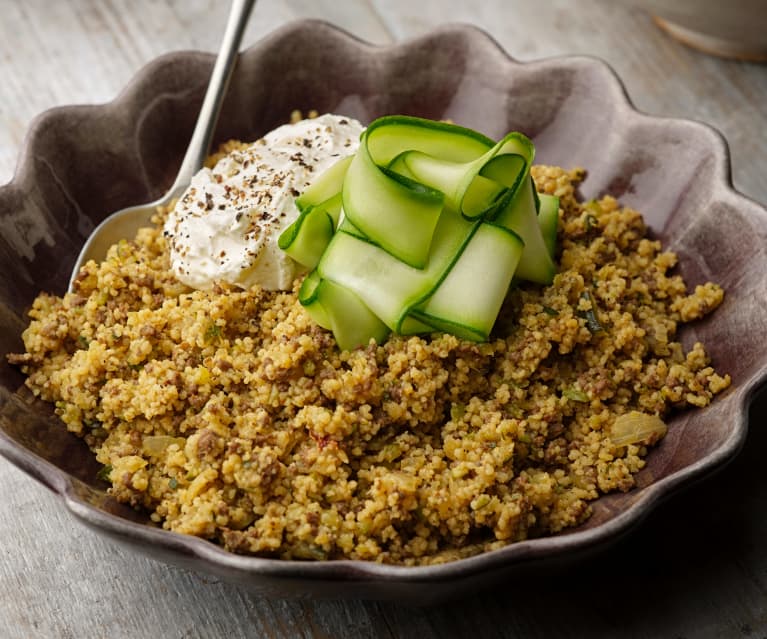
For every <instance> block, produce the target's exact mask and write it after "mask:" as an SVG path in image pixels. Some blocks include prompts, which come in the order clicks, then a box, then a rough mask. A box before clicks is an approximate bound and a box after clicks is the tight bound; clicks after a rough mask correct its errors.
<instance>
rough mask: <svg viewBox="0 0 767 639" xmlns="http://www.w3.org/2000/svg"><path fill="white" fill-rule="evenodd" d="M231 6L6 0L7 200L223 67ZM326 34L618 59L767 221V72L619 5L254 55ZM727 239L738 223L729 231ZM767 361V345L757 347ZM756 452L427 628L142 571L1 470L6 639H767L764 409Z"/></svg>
mask: <svg viewBox="0 0 767 639" xmlns="http://www.w3.org/2000/svg"><path fill="white" fill-rule="evenodd" d="M227 10H228V3H226V2H223V1H216V0H135V1H128V0H60V1H57V2H49V1H48V0H27V1H25V2H21V1H17V0H0V16H2V17H1V18H0V69H1V72H0V184H3V183H5V182H6V181H8V180H9V179H10V178H11V176H12V175H13V170H14V167H15V164H16V159H17V156H18V152H19V149H20V146H21V144H22V140H23V138H24V135H25V132H26V131H27V129H28V128H29V124H30V122H31V120H32V118H33V117H34V116H35V115H36V114H38V113H39V112H41V111H43V110H45V109H47V108H49V107H52V106H55V105H59V104H70V103H83V102H103V101H107V100H109V99H111V98H112V97H114V96H115V95H116V94H117V93H118V92H119V91H120V89H121V88H122V87H123V86H124V85H125V84H126V83H127V81H128V80H129V78H130V77H131V76H132V75H133V74H134V73H135V72H136V71H137V70H138V69H139V68H140V67H141V66H142V65H143V64H144V63H146V62H147V61H149V60H150V59H152V58H154V57H155V56H157V55H159V54H162V53H165V52H167V51H171V50H178V49H202V50H208V51H215V50H216V49H217V47H218V41H219V37H220V34H221V32H222V29H223V25H224V22H225V18H226V14H227ZM302 17H320V18H324V19H326V20H328V21H330V22H332V23H335V24H337V25H339V26H341V27H343V28H345V29H347V30H350V31H352V32H354V33H355V34H357V35H358V36H360V37H362V38H364V39H366V40H369V41H371V42H374V43H377V44H386V43H389V42H393V41H397V40H401V39H404V38H407V37H410V36H413V35H418V34H421V33H423V32H425V31H428V30H429V29H431V28H433V27H435V26H436V25H438V24H440V23H442V22H445V21H450V22H468V23H473V24H475V25H478V26H480V27H482V28H484V29H485V30H487V31H488V32H489V33H490V34H491V35H492V36H493V37H495V38H496V39H497V40H498V41H499V42H500V43H501V45H502V46H504V47H505V48H506V50H507V51H508V52H509V53H511V54H512V55H513V56H514V57H516V58H518V59H521V60H529V59H534V58H539V57H546V56H551V55H559V54H570V53H586V54H592V55H596V56H599V57H601V58H603V59H605V60H607V61H608V62H609V63H610V64H612V65H613V66H614V68H615V69H616V70H617V71H618V73H619V74H620V76H621V77H622V78H623V80H624V82H625V83H626V86H627V89H628V92H629V95H630V96H631V98H632V99H633V101H634V103H635V104H636V105H637V106H638V107H639V108H640V109H641V110H643V111H646V112H649V113H653V114H661V115H667V116H678V117H686V118H692V119H697V120H702V121H705V122H708V123H709V124H712V125H714V126H715V127H717V128H718V129H719V130H721V131H722V133H724V135H725V137H726V138H727V140H728V141H729V143H730V147H731V150H732V164H733V178H734V183H735V186H736V188H738V189H739V190H740V191H742V192H743V193H745V194H747V195H749V196H751V197H753V198H754V199H756V200H758V201H760V202H763V203H764V202H767V65H764V66H762V65H756V64H748V63H740V62H735V61H725V60H720V59H716V58H712V57H708V56H706V55H704V54H701V53H698V52H695V51H691V50H689V49H686V48H685V47H683V46H682V45H680V44H678V43H676V42H675V41H673V40H671V39H669V38H668V37H667V36H665V34H663V33H662V32H661V31H659V30H658V29H657V28H656V27H655V26H654V24H653V23H652V21H651V20H650V18H649V17H648V16H647V15H645V14H644V13H643V12H641V11H639V10H637V9H634V8H630V7H626V6H624V5H622V4H617V3H614V2H611V1H610V0H601V1H600V0H550V1H549V2H541V1H540V0H515V1H514V2H509V1H507V0H492V1H491V0H482V2H479V1H474V2H469V1H463V2H462V1H461V0H449V1H448V0H415V1H414V0H261V1H260V2H258V3H257V5H256V8H255V11H254V14H253V17H252V19H251V23H250V25H249V28H248V30H247V32H246V35H245V41H244V45H245V46H247V45H249V44H251V43H253V42H254V41H256V40H257V39H258V38H260V37H261V36H263V35H264V34H266V33H267V32H269V31H270V30H271V29H273V28H274V27H276V26H278V25H281V24H283V23H285V22H286V21H289V20H293V19H296V18H302ZM725 223H726V221H725ZM756 347H758V348H764V345H757V346H756ZM762 395H763V397H762V399H761V400H759V401H757V403H756V404H755V406H754V407H753V408H752V414H751V432H750V434H749V438H748V441H747V444H746V448H745V449H744V451H743V452H742V453H741V454H740V455H739V456H738V458H737V459H736V460H735V461H734V462H733V463H732V464H731V465H730V466H728V467H727V468H726V469H725V470H723V471H722V472H720V473H719V474H718V475H717V476H716V477H715V478H713V479H710V480H706V481H705V482H703V483H700V484H698V485H696V486H695V487H693V488H691V489H689V490H687V491H686V492H685V493H684V494H682V495H678V496H676V497H675V498H673V499H672V500H671V501H670V502H668V503H667V504H666V505H664V506H662V507H661V508H660V509H659V510H658V511H656V512H655V513H654V514H653V515H652V516H651V517H650V519H649V520H648V521H646V522H645V523H644V524H643V525H642V526H641V527H640V528H639V529H638V530H636V531H635V532H634V533H633V534H631V535H630V536H629V537H628V538H627V539H625V540H623V541H621V542H620V543H618V544H617V545H616V546H613V547H612V548H610V549H609V550H606V551H605V552H603V553H602V554H600V555H599V556H597V557H596V558H594V559H592V560H590V561H588V562H587V563H583V564H579V565H578V566H576V567H575V568H574V569H572V570H571V571H570V572H569V573H568V574H563V575H560V576H559V577H557V578H546V579H533V580H528V581H525V582H524V583H509V584H507V585H506V586H504V588H503V589H502V590H496V591H493V592H485V593H477V594H476V595H474V596H472V597H469V598H467V599H465V600H462V601H458V602H452V603H450V604H447V605H443V606H437V607H434V608H428V609H415V610H413V609H409V608H406V607H403V606H399V605H394V604H388V603H387V604H384V603H377V602H358V601H342V602H334V601H329V602H328V601H326V602H301V601H267V600H263V599H260V598H258V597H256V596H254V595H251V594H249V593H247V592H245V591H242V590H240V589H238V588H236V587H234V586H231V585H228V584H226V583H222V582H219V581H217V580H215V579H211V578H209V577H206V576H204V575H199V574H194V573H190V572H187V571H184V570H181V569H177V568H172V567H168V566H166V565H164V564H160V563H157V562H155V561H152V560H149V559H145V558H143V557H138V556H134V555H131V554H129V553H127V552H125V551H123V550H122V549H121V548H118V547H116V546H115V545H113V544H112V543H111V542H109V541H106V540H104V539H102V538H101V537H99V536H98V535H96V534H94V533H92V532H90V531H89V530H86V529H85V528H83V527H81V526H80V525H79V524H77V523H76V522H75V521H74V520H73V519H72V518H71V517H70V516H69V515H68V514H67V512H66V511H65V509H64V508H63V506H62V505H60V504H59V503H58V501H57V499H56V498H54V497H53V496H52V495H51V494H50V493H48V492H47V491H46V490H45V489H44V488H43V487H41V486H40V485H38V484H37V483H35V482H34V481H33V480H32V479H30V478H28V477H27V476H26V475H24V474H22V473H21V472H20V471H18V470H17V469H15V468H14V467H13V466H11V465H10V464H9V463H7V462H6V461H5V460H3V459H1V458H0V495H2V497H0V637H3V638H7V639H17V638H19V639H26V638H28V637H55V638H59V637H61V638H69V637H73V638H74V637H78V638H82V637H108V638H109V639H119V638H122V637H131V638H136V637H158V638H163V639H165V638H175V637H177V638H181V637H184V638H192V637H228V638H237V637H251V636H252V637H411V636H412V637H419V638H421V639H427V638H431V637H445V636H464V635H465V636H475V637H493V636H505V637H546V638H556V637H588V636H594V637H617V636H620V637H623V638H633V637H668V638H673V639H677V638H685V639H690V638H696V637H754V638H755V639H764V638H765V637H767V473H765V472H764V463H763V460H762V458H761V455H762V454H763V452H764V451H765V450H767V410H766V406H767V401H765V399H767V393H763V394H762Z"/></svg>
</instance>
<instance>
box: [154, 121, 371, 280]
mask: <svg viewBox="0 0 767 639" xmlns="http://www.w3.org/2000/svg"><path fill="white" fill-rule="evenodd" d="M362 130H363V127H362V125H361V124H360V123H359V122H358V121H356V120H354V119H352V118H349V117H344V116H339V115H333V114H327V115H322V116H320V117H317V118H311V119H307V120H301V121H300V122H297V123H295V124H285V125H283V126H281V127H279V128H277V129H275V130H274V131H271V132H270V133H268V134H266V135H265V136H264V137H263V138H261V139H260V140H258V141H257V142H254V143H253V144H251V145H250V146H248V147H247V148H245V149H244V150H236V151H233V152H231V153H229V154H228V155H226V156H225V157H223V158H222V159H221V160H219V161H218V162H217V163H216V165H215V166H214V167H213V168H212V169H208V168H204V169H202V170H200V171H199V172H198V173H197V174H196V175H195V176H194V178H192V182H191V184H190V185H189V188H187V190H186V191H185V192H184V194H183V195H182V196H181V198H180V199H179V200H178V202H177V204H176V206H175V208H174V209H173V210H172V211H171V212H170V214H169V216H168V219H167V221H166V223H165V227H164V229H163V230H164V234H165V236H166V238H167V240H168V244H169V247H170V259H171V268H172V269H173V272H174V274H175V275H176V276H177V277H178V279H179V280H180V281H181V282H183V283H184V284H186V285H187V286H191V287H192V288H197V289H210V288H212V287H213V285H214V284H216V283H217V282H227V283H229V284H233V285H236V286H239V287H241V288H250V287H251V286H252V285H254V284H259V285H260V286H261V287H262V288H265V289H268V290H287V289H289V288H290V287H291V285H292V283H293V280H294V279H295V277H296V276H297V275H298V274H299V273H300V272H301V270H302V269H301V267H300V266H299V265H298V264H297V263H296V262H295V261H294V260H292V259H291V258H290V257H288V256H287V255H285V253H284V252H283V251H282V250H281V249H280V248H279V246H278V245H277V240H278V238H279V236H280V234H281V233H282V231H284V230H285V229H286V228H287V227H288V226H289V225H290V224H291V223H292V222H293V221H294V220H295V219H296V217H297V216H298V210H297V209H296V206H295V199H296V197H297V196H298V195H299V194H300V193H301V192H302V191H303V190H304V189H305V188H306V187H307V186H308V185H309V184H310V183H311V182H312V181H313V180H314V179H315V178H316V177H317V176H319V175H320V174H321V173H322V172H323V171H325V170H326V169H328V168H329V167H330V166H332V165H333V164H335V163H336V162H337V161H338V160H340V159H341V158H343V157H346V156H348V155H351V154H353V153H355V152H356V151H357V148H358V146H359V137H360V134H361V133H362Z"/></svg>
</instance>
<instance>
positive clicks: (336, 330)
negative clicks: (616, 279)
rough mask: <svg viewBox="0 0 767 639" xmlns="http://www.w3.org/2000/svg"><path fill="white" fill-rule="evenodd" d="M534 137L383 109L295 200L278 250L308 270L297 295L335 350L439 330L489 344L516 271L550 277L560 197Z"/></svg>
mask: <svg viewBox="0 0 767 639" xmlns="http://www.w3.org/2000/svg"><path fill="white" fill-rule="evenodd" d="M534 154H535V148H534V146H533V144H532V142H531V141H530V140H529V139H528V138H527V137H525V136H524V135H522V134H521V133H516V132H512V133H509V134H508V135H506V136H505V137H504V138H503V139H502V140H500V141H499V142H494V141H493V140H491V139H490V138H487V137H485V136H484V135H482V134H480V133H478V132H476V131H473V130H471V129H466V128H464V127H461V126H457V125H454V124H448V123H445V122H435V121H433V120H425V119H421V118H415V117H409V116H386V117H382V118H379V119H377V120H375V121H374V122H372V123H371V124H370V126H368V128H367V129H365V131H364V132H363V134H362V137H361V139H360V148H359V150H358V151H357V153H355V154H354V155H353V156H350V157H347V158H344V159H342V160H340V161H339V162H337V163H336V164H334V165H333V166H332V167H331V168H330V169H328V170H327V171H325V172H324V173H323V174H322V175H320V176H319V177H318V178H317V179H316V180H315V181H314V182H313V183H312V184H311V185H310V186H309V187H308V188H307V189H306V190H305V191H304V192H303V193H302V194H301V195H300V196H299V197H298V198H297V199H296V206H297V207H298V209H299V211H300V214H299V217H298V218H297V219H296V221H295V222H294V223H293V224H292V225H291V226H290V227H288V228H287V229H286V230H285V231H284V232H283V234H282V235H281V236H280V239H279V246H280V248H281V249H283V250H284V251H285V252H286V253H287V254H288V255H289V256H290V257H292V258H293V259H294V260H295V261H296V262H298V263H299V264H301V265H303V266H304V267H305V268H307V269H308V270H309V273H308V275H307V276H306V278H305V280H304V282H303V284H302V286H301V289H300V291H299V301H300V303H301V304H302V305H303V306H304V307H305V308H306V310H307V311H308V312H309V314H310V315H311V317H312V318H313V319H314V321H316V322H317V323H318V324H319V325H320V326H322V327H323V328H326V329H328V330H331V331H332V332H333V334H334V336H335V338H336V341H337V342H338V345H339V346H340V347H341V348H342V349H351V348H355V347H357V346H360V345H367V343H368V342H369V340H370V338H373V339H375V340H376V342H378V343H381V342H382V341H383V340H384V339H385V338H386V336H387V335H388V333H389V332H390V331H394V332H395V333H399V334H402V335H412V334H416V333H430V332H434V331H444V332H448V333H453V334H455V335H456V336H458V337H460V338H463V339H469V340H474V341H485V340H487V339H488V336H489V334H490V331H491V329H492V327H493V324H494V323H495V320H496V317H497V316H498V312H499V311H500V308H501V304H502V303H503V300H504V297H505V296H506V293H507V291H508V288H509V285H510V284H511V281H512V278H515V279H523V280H530V281H533V282H537V283H539V284H549V283H551V281H552V279H553V277H554V274H555V270H556V268H555V265H554V260H553V258H554V250H555V244H556V233H557V221H558V211H559V201H558V199H557V198H556V197H553V196H549V195H543V194H541V195H539V194H538V193H537V192H536V189H535V184H534V183H533V180H532V177H531V176H530V166H531V164H532V161H533V157H534Z"/></svg>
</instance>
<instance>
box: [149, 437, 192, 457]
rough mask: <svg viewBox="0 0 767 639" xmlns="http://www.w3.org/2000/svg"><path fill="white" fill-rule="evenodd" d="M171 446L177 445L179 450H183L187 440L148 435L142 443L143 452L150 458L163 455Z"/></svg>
mask: <svg viewBox="0 0 767 639" xmlns="http://www.w3.org/2000/svg"><path fill="white" fill-rule="evenodd" d="M171 444H177V445H178V447H179V448H183V447H184V446H185V444H186V439H184V438H183V437H171V436H169V435H147V436H146V437H144V439H143V440H142V441H141V452H142V453H144V454H145V455H150V456H151V455H162V454H163V453H164V452H165V449H166V448H168V446H170V445H171Z"/></svg>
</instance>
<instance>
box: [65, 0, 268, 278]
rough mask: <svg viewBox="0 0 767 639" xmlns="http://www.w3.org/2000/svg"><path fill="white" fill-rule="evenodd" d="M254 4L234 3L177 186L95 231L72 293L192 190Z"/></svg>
mask: <svg viewBox="0 0 767 639" xmlns="http://www.w3.org/2000/svg"><path fill="white" fill-rule="evenodd" d="M254 4H255V0H234V1H233V2H232V7H231V9H230V11H229V18H228V20H227V23H226V30H225V31H224V37H223V39H222V41H221V48H220V50H219V52H218V57H217V58H216V63H215V65H214V66H213V72H212V73H211V76H210V83H209V84H208V89H207V91H206V93H205V98H204V100H203V102H202V107H201V108H200V114H199V115H198V116H197V123H196V124H195V126H194V131H193V132H192V138H191V140H190V141H189V148H188V149H187V151H186V155H184V160H183V161H182V162H181V168H180V169H179V171H178V176H177V177H176V181H175V182H174V183H173V186H171V187H170V190H169V191H168V192H167V193H166V194H165V195H164V196H163V197H161V198H160V199H159V200H156V201H154V202H149V203H148V204H141V205H139V206H132V207H129V208H125V209H122V210H120V211H117V212H116V213H112V215H110V216H109V217H107V218H106V219H104V221H102V222H101V224H99V225H98V226H97V227H96V228H95V229H94V231H93V233H91V235H90V237H88V239H87V240H86V242H85V244H84V245H83V248H82V250H81V251H80V255H79V256H78V257H77V262H75V266H74V268H73V269H72V276H71V277H70V278H69V288H68V290H69V291H70V292H71V291H72V290H73V288H74V282H75V279H77V276H78V274H79V272H80V268H81V267H82V266H83V264H85V263H86V262H87V261H88V260H90V259H95V260H98V259H103V258H104V257H105V256H106V254H107V250H108V249H109V247H110V246H112V245H113V244H115V243H116V242H118V241H119V240H121V239H124V238H132V237H134V236H135V234H136V231H138V229H140V228H141V227H142V226H147V225H148V224H149V223H150V219H151V217H152V215H154V213H155V211H156V209H157V207H158V206H165V205H167V204H169V203H170V202H171V201H172V200H173V199H174V198H177V197H179V196H180V195H181V193H183V192H184V190H185V189H186V187H187V186H189V182H190V181H191V179H192V176H193V175H194V174H195V173H197V171H199V170H200V168H201V167H202V164H203V162H204V161H205V157H206V156H207V154H208V148H209V147H210V142H211V138H212V137H213V132H214V130H215V128H216V123H217V122H218V114H219V112H220V110H221V104H222V103H223V101H224V96H225V95H226V89H227V86H228V84H229V79H230V78H231V75H232V71H233V69H234V65H235V62H236V61H237V53H238V50H239V48H240V40H242V34H243V32H244V31H245V25H246V24H247V22H248V17H249V16H250V12H251V10H252V9H253V5H254Z"/></svg>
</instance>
